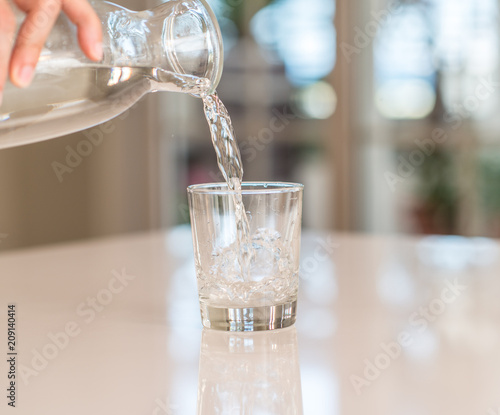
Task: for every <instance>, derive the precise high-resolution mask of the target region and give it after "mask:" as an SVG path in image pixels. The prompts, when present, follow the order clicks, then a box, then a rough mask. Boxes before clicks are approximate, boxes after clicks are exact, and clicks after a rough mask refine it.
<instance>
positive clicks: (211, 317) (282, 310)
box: [200, 301, 297, 331]
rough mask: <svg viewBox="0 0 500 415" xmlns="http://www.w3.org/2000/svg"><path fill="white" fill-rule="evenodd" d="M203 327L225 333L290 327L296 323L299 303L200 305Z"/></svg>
mask: <svg viewBox="0 0 500 415" xmlns="http://www.w3.org/2000/svg"><path fill="white" fill-rule="evenodd" d="M200 310H201V320H202V323H203V326H204V327H206V328H209V329H215V330H224V331H263V330H275V329H282V328H285V327H290V326H291V325H292V324H293V323H295V318H296V310H297V301H293V302H289V303H285V304H281V305H272V306H260V307H249V308H225V307H212V306H210V305H208V304H206V303H203V302H202V303H201V304H200Z"/></svg>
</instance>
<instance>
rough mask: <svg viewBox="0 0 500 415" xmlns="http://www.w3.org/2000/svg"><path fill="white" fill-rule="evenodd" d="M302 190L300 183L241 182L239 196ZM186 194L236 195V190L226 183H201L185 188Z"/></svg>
mask: <svg viewBox="0 0 500 415" xmlns="http://www.w3.org/2000/svg"><path fill="white" fill-rule="evenodd" d="M303 189H304V185H303V184H301V183H291V182H266V181H262V182H242V183H241V194H243V195H251V194H259V193H262V194H277V193H293V192H299V191H301V190H303ZM187 191H188V193H191V194H210V195H231V194H237V193H238V192H237V191H236V190H231V189H229V188H228V186H227V183H226V182H216V183H201V184H192V185H191V186H188V188H187Z"/></svg>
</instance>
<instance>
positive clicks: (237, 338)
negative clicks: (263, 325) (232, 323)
mask: <svg viewBox="0 0 500 415" xmlns="http://www.w3.org/2000/svg"><path fill="white" fill-rule="evenodd" d="M302 413H303V410H302V390H301V385H300V368H299V356H298V347H297V332H296V329H295V327H291V328H288V329H282V330H276V331H269V332H257V333H229V332H221V331H215V330H207V329H204V330H203V333H202V339H201V349H200V371H199V378H198V415H211V414H225V415H226V414H227V415H236V414H279V415H288V414H290V415H302Z"/></svg>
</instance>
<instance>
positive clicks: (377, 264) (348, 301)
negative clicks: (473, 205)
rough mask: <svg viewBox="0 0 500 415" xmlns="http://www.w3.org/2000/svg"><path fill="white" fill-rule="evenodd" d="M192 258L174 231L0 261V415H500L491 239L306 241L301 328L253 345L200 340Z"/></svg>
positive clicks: (498, 291) (219, 336)
mask: <svg viewBox="0 0 500 415" xmlns="http://www.w3.org/2000/svg"><path fill="white" fill-rule="evenodd" d="M191 249H192V247H191V240H190V233H189V228H186V227H180V228H176V229H173V230H171V231H169V232H166V233H152V234H138V235H131V236H121V237H115V238H109V239H101V240H93V241H85V242H78V243H70V244H63V245H57V246H49V247H41V248H35V249H26V250H19V251H9V252H4V253H1V254H0V314H1V316H0V333H1V334H0V345H1V346H0V354H1V358H0V359H1V360H0V361H1V363H0V388H1V390H2V391H4V392H3V393H2V394H1V395H2V397H0V414H8V413H13V414H18V415H21V414H22V415H104V414H107V415H108V414H120V415H150V414H156V415H158V414H175V415H177V414H178V415H181V414H196V413H203V414H216V413H217V414H219V413H220V414H231V415H232V414H279V415H282V414H296V413H297V414H299V413H303V414H306V415H321V414H329V415H332V414H343V415H351V414H353V415H354V414H381V415H382V414H383V415H390V414H394V415H420V414H422V415H424V414H435V415H438V414H439V415H442V414H454V415H460V414H464V415H498V414H500V409H499V408H500V301H499V297H500V261H499V245H498V244H497V243H496V242H495V241H491V240H484V239H463V238H443V237H441V238H400V237H383V236H364V235H322V234H316V233H307V232H306V233H305V234H304V238H303V247H302V280H301V286H300V298H299V307H298V321H297V324H296V325H295V327H293V328H291V329H286V330H278V331H275V332H267V333H257V334H228V333H221V332H214V331H203V330H202V328H201V324H200V318H199V311H198V304H197V294H196V283H195V278H194V266H193V260H192V253H191V252H192V251H191ZM11 303H15V305H16V308H15V310H16V316H15V318H16V348H15V349H16V350H15V352H16V353H18V354H17V356H15V357H16V359H17V361H16V375H17V378H16V409H13V408H9V407H8V406H7V403H8V400H7V394H8V392H7V391H6V389H7V388H8V387H9V386H8V381H9V380H8V379H7V376H8V372H9V367H8V365H7V358H8V357H11V356H12V355H11V356H8V355H7V352H8V350H7V322H8V316H7V310H8V304H11ZM398 342H399V343H398ZM399 344H403V346H401V345H399ZM200 351H201V354H200ZM200 356H201V358H200ZM198 401H199V402H200V403H199V404H198ZM301 407H303V410H302V409H301Z"/></svg>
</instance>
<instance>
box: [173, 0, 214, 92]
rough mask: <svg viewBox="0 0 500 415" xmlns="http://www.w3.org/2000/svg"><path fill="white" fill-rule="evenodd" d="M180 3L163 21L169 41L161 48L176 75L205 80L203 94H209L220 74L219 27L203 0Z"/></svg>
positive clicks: (212, 90)
mask: <svg viewBox="0 0 500 415" xmlns="http://www.w3.org/2000/svg"><path fill="white" fill-rule="evenodd" d="M180 4H181V6H180V7H179V10H177V12H175V13H174V16H173V17H172V18H171V19H168V20H167V22H166V24H167V25H168V26H167V27H166V28H165V29H166V30H167V33H168V34H169V36H168V38H169V39H170V41H171V42H172V44H170V45H166V47H165V50H167V51H168V52H167V53H168V59H169V61H170V64H171V65H172V67H173V69H174V70H175V71H176V72H177V73H180V74H185V75H192V76H196V77H200V78H206V79H208V80H209V82H210V84H209V85H210V86H209V89H208V90H207V91H206V93H207V94H213V93H214V92H215V89H216V87H217V85H218V84H219V81H220V77H221V75H222V67H223V58H224V54H223V53H224V52H223V45H222V35H221V31H220V27H219V24H218V22H217V19H216V18H215V15H214V13H213V11H212V9H211V8H210V6H209V5H208V4H207V3H206V2H205V0H193V1H188V2H183V3H180ZM186 6H187V9H186ZM181 7H182V9H181Z"/></svg>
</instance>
